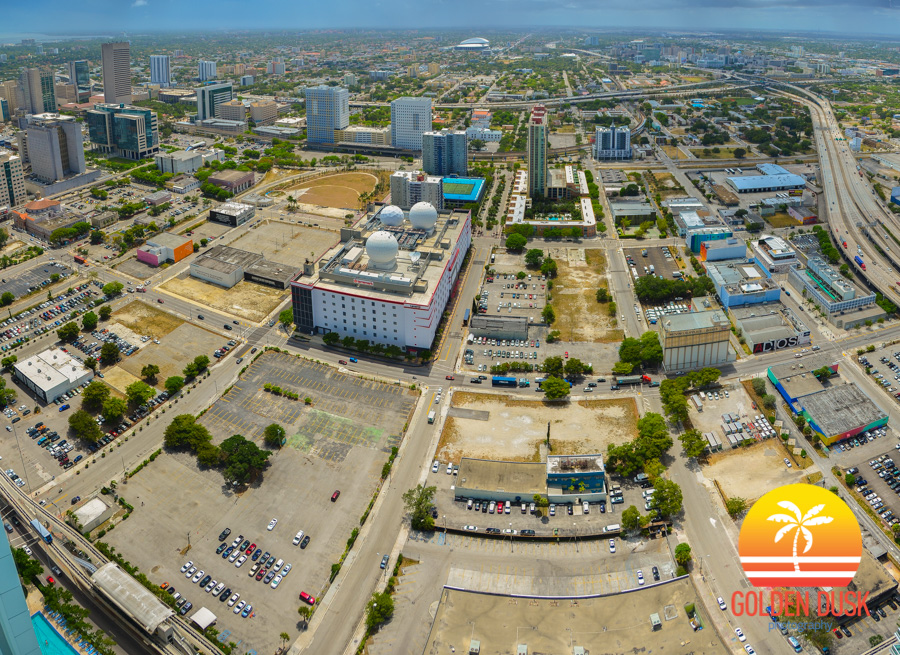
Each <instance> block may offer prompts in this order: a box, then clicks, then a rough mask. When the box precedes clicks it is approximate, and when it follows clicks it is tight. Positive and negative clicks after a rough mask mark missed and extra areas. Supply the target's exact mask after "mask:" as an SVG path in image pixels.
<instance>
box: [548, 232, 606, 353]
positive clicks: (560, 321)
mask: <svg viewBox="0 0 900 655" xmlns="http://www.w3.org/2000/svg"><path fill="white" fill-rule="evenodd" d="M545 255H550V256H552V257H553V259H554V260H555V261H556V264H557V267H558V272H557V279H556V282H555V283H554V285H553V300H552V301H551V303H550V304H551V305H552V306H553V309H554V310H555V311H556V322H555V323H554V324H553V329H554V330H559V333H560V338H561V339H562V340H563V341H582V342H584V341H587V342H602V341H621V340H622V331H621V330H619V329H615V327H614V324H615V319H614V318H613V317H610V316H609V314H608V312H607V308H608V305H607V304H606V303H598V302H597V296H596V294H597V289H598V288H599V287H604V288H607V287H608V284H607V280H606V257H604V255H603V253H602V251H600V250H599V249H588V250H582V249H580V248H550V249H549V250H548V251H547V252H546V253H545Z"/></svg>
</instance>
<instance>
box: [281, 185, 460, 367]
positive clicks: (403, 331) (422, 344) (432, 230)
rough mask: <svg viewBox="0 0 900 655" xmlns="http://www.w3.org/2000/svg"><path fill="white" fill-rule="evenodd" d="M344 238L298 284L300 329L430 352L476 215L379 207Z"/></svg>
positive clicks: (294, 291) (294, 287)
mask: <svg viewBox="0 0 900 655" xmlns="http://www.w3.org/2000/svg"><path fill="white" fill-rule="evenodd" d="M342 233H343V234H344V235H345V236H346V240H345V241H342V242H341V243H339V244H338V245H337V246H335V247H334V248H332V249H331V250H329V251H328V252H327V253H325V255H324V256H323V257H322V258H321V259H320V260H319V261H318V263H315V262H310V261H307V262H306V265H305V266H304V271H303V274H302V275H301V276H300V277H298V278H297V279H296V280H294V281H293V282H292V283H291V297H292V300H293V309H294V324H295V325H296V326H297V329H298V330H301V331H303V332H307V333H317V334H325V333H328V332H336V333H337V334H339V335H340V336H341V337H345V336H351V337H353V338H355V339H367V340H369V341H370V342H372V343H381V344H384V345H386V346H389V345H393V346H397V347H399V348H401V349H403V350H424V349H430V348H431V346H432V342H433V341H434V336H435V332H436V331H437V327H438V324H439V323H440V320H441V317H442V316H443V312H444V308H445V307H446V306H447V303H448V301H449V300H450V297H451V293H452V292H453V290H454V287H455V285H456V281H457V278H458V276H459V271H460V269H461V267H462V262H463V259H464V258H465V255H466V252H467V251H468V249H469V246H470V245H471V242H472V216H471V212H470V211H468V210H457V209H454V210H442V211H438V210H436V209H435V208H434V207H433V206H432V205H430V204H428V203H425V202H420V203H417V204H416V205H413V207H412V208H411V209H410V210H409V211H403V210H401V209H400V208H399V207H396V206H393V205H389V206H379V207H377V208H376V209H375V211H374V212H372V213H369V214H368V215H366V217H364V218H363V219H362V220H361V221H360V222H359V223H358V224H357V225H356V227H355V228H353V229H352V230H350V231H349V232H348V231H346V230H344V231H342Z"/></svg>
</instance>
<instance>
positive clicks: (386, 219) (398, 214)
mask: <svg viewBox="0 0 900 655" xmlns="http://www.w3.org/2000/svg"><path fill="white" fill-rule="evenodd" d="M378 218H380V219H381V222H382V223H384V224H385V225H390V226H391V227H397V226H398V225H402V224H403V210H402V209H400V208H399V207H398V206H397V205H388V206H387V207H385V208H384V209H382V210H381V213H380V214H378Z"/></svg>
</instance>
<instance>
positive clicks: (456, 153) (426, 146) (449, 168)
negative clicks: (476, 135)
mask: <svg viewBox="0 0 900 655" xmlns="http://www.w3.org/2000/svg"><path fill="white" fill-rule="evenodd" d="M467 144H468V142H467V141H466V133H465V132H451V131H449V130H441V131H440V132H425V133H424V134H423V135H422V168H423V169H424V170H425V172H426V173H428V174H429V175H441V176H444V177H446V176H449V175H456V176H459V177H465V176H466V175H468V174H469V165H468V151H467V149H466V146H467Z"/></svg>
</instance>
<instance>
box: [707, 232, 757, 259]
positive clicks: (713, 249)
mask: <svg viewBox="0 0 900 655" xmlns="http://www.w3.org/2000/svg"><path fill="white" fill-rule="evenodd" d="M746 256H747V245H746V244H745V243H744V242H743V241H742V240H741V239H737V238H735V237H728V238H725V239H715V240H709V241H701V242H700V261H701V262H718V261H722V260H724V259H743V258H745V257H746Z"/></svg>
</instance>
